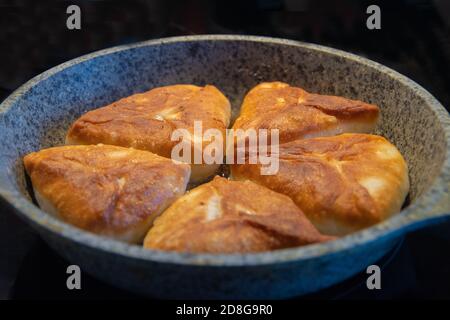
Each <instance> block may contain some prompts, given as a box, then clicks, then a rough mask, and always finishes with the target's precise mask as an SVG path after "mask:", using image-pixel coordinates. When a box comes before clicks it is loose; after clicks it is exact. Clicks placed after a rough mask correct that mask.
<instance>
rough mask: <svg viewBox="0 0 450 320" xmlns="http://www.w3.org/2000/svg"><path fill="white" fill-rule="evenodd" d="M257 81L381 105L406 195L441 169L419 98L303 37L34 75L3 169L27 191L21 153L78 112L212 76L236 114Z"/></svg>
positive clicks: (436, 131)
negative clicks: (405, 177) (400, 160)
mask: <svg viewBox="0 0 450 320" xmlns="http://www.w3.org/2000/svg"><path fill="white" fill-rule="evenodd" d="M263 81H283V82H287V83H289V84H291V85H296V86H300V87H303V88H305V89H306V90H308V91H310V92H316V93H321V94H332V95H341V96H345V97H348V98H353V99H360V100H363V101H366V102H369V103H374V104H377V105H378V106H380V108H381V113H382V119H381V121H380V125H379V127H378V128H377V133H378V134H381V135H383V136H385V137H386V138H388V139H389V140H390V141H391V142H393V143H394V144H395V145H396V146H397V147H398V148H399V150H400V151H401V152H402V154H403V155H404V157H405V159H406V161H407V163H408V166H409V172H410V181H411V189H410V195H409V201H410V202H411V203H414V201H416V199H417V198H418V197H419V196H420V195H422V194H423V193H424V192H425V191H427V190H428V188H429V187H430V185H431V183H432V182H433V180H434V179H435V178H436V177H437V176H438V175H439V172H440V170H441V167H442V164H443V161H444V159H445V153H446V142H445V135H444V131H443V128H442V127H441V125H440V123H439V119H438V117H437V115H436V114H435V113H434V112H433V110H432V109H431V108H430V106H429V104H428V103H427V101H426V100H425V98H424V97H422V96H421V95H420V94H419V93H418V92H417V91H416V89H414V88H413V87H411V86H409V85H407V84H405V83H404V82H402V81H399V80H398V79H397V78H395V76H392V75H391V74H389V73H385V72H381V71H380V70H378V69H376V68H373V66H370V65H366V64H364V63H361V62H360V61H357V60H354V59H349V58H348V57H346V56H345V55H342V56H340V55H336V54H333V53H331V52H327V51H320V50H317V49H314V48H310V47H308V46H301V45H299V46H296V45H292V44H287V43H286V44H284V43H271V42H256V41H241V40H204V41H182V42H166V43H162V44H159V45H148V46H137V47H132V48H129V49H126V50H119V51H112V52H111V53H108V54H104V55H99V56H96V57H95V58H92V59H88V60H86V61H83V62H81V63H77V64H74V65H71V66H69V67H66V68H64V69H62V70H61V71H59V72H57V73H55V74H53V75H50V76H49V77H48V78H45V79H42V80H41V81H40V82H37V83H36V84H35V85H34V86H32V87H31V88H30V89H29V90H28V91H26V92H23V93H22V95H21V97H20V99H18V100H17V101H16V103H15V104H14V105H12V107H11V108H10V109H9V110H8V111H7V112H6V113H5V114H4V116H3V118H2V123H1V124H0V125H2V126H3V127H4V130H3V133H2V135H3V136H4V138H3V141H2V144H1V147H0V148H1V153H2V156H1V157H2V162H3V163H2V165H6V166H7V167H8V170H7V177H6V178H7V179H9V180H10V181H11V182H12V183H13V184H14V185H15V186H16V187H17V188H18V189H19V190H20V191H21V192H22V193H23V194H24V195H25V196H27V197H29V198H30V192H29V182H27V181H26V177H25V174H24V170H23V165H22V161H21V159H22V157H23V155H25V154H27V153H29V152H31V151H36V150H39V149H41V148H47V147H50V146H55V145H60V144H63V141H64V136H65V133H66V131H67V129H68V127H69V125H70V124H71V123H72V122H73V121H74V120H75V119H76V118H78V117H79V116H80V115H81V114H83V113H85V112H86V111H88V110H91V109H94V108H98V107H101V106H103V105H105V104H109V103H111V102H113V101H115V100H117V99H119V98H121V97H124V96H128V95H131V94H133V93H137V92H142V91H145V90H148V89H150V88H153V87H158V86H164V85H171V84H178V83H191V84H197V85H205V84H213V85H215V86H217V87H218V88H219V89H220V90H222V91H223V92H224V93H225V95H226V96H227V97H228V98H229V99H230V101H231V103H232V110H233V118H234V117H236V115H237V114H238V113H239V107H240V102H241V101H242V98H243V96H244V95H245V93H246V92H247V91H248V90H249V89H250V88H252V87H253V86H255V85H256V84H258V83H260V82H263ZM30 200H31V198H30Z"/></svg>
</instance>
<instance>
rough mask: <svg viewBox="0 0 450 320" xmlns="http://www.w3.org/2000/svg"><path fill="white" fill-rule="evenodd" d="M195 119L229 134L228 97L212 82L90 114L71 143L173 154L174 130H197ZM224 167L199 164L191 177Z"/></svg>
mask: <svg viewBox="0 0 450 320" xmlns="http://www.w3.org/2000/svg"><path fill="white" fill-rule="evenodd" d="M194 121H202V128H203V132H204V131H206V130H207V129H210V128H215V129H219V130H220V131H221V132H222V133H225V129H226V128H227V127H228V125H229V121H230V103H229V101H228V99H227V98H226V97H225V96H224V95H223V94H222V93H221V92H220V91H219V90H218V89H217V88H216V87H214V86H211V85H207V86H205V87H198V86H194V85H173V86H166V87H160V88H155V89H152V90H150V91H147V92H144V93H139V94H135V95H132V96H129V97H127V98H123V99H121V100H119V101H116V102H114V103H112V104H110V105H108V106H105V107H103V108H99V109H95V110H92V111H89V112H87V113H86V114H84V115H83V116H81V117H80V118H79V119H78V120H77V121H75V123H74V124H73V125H72V127H71V128H70V130H69V132H68V134H67V137H66V143H67V144H97V143H104V144H110V145H117V146H123V147H133V148H135V149H140V150H147V151H151V152H153V153H156V154H158V155H160V156H164V157H169V158H170V157H171V152H172V148H173V147H174V146H175V145H176V144H177V143H178V142H177V141H171V135H172V132H173V131H174V130H175V129H187V130H188V131H189V132H190V133H191V134H193V133H194V131H193V128H194ZM206 144H208V142H205V143H203V148H204V147H205V145H206ZM218 166H219V165H218V164H217V165H216V164H211V165H205V164H203V165H202V164H199V165H193V167H192V175H191V180H192V181H193V182H198V181H202V180H204V179H205V178H207V177H208V176H211V175H213V174H214V172H215V171H216V170H217V168H218Z"/></svg>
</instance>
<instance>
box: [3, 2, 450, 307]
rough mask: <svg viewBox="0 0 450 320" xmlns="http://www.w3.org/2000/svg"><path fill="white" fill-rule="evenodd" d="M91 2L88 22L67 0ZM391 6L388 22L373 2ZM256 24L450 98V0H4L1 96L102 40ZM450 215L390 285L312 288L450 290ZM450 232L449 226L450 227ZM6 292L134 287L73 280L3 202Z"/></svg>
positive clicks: (403, 253) (106, 293) (384, 9)
mask: <svg viewBox="0 0 450 320" xmlns="http://www.w3.org/2000/svg"><path fill="white" fill-rule="evenodd" d="M70 4H77V5H79V6H80V7H81V12H82V15H81V20H82V22H81V23H82V29H81V30H68V29H67V28H66V19H67V17H68V15H67V14H66V8H67V6H69V5H70ZM370 4H377V5H379V6H380V8H381V25H382V29H381V30H368V29H367V28H366V19H367V17H368V15H367V14H366V8H367V6H368V5H370ZM192 34H252V35H263V36H273V37H280V38H288V39H294V40H301V41H306V42H313V43H318V44H322V45H327V46H331V47H334V48H339V49H342V50H346V51H350V52H353V53H356V54H358V55H361V56H365V57H367V58H369V59H372V60H375V61H377V62H380V63H382V64H385V65H387V66H389V67H391V68H393V69H395V70H397V71H399V72H400V73H403V74H405V75H407V76H409V77H410V78H412V79H413V80H415V81H416V82H418V83H419V84H420V85H422V86H424V87H425V88H426V89H427V90H429V91H430V92H431V93H432V94H433V95H435V96H436V97H437V98H438V100H440V101H441V102H442V104H443V105H444V106H446V108H447V109H448V107H449V106H450V1H449V0H398V1H394V0H390V1H364V0H361V1H356V0H354V1H351V0H340V1H338V0H329V1H325V0H248V1H242V0H241V1H238V0H227V1H212V0H211V1H206V0H188V1H178V0H168V1H167V0H130V1H119V0H95V1H94V0H89V1H88V0H83V1H74V0H73V1H57V0H55V1H38V0H35V1H25V0H11V1H4V0H0V101H1V100H3V99H4V98H5V97H6V96H8V95H9V94H10V93H11V92H12V91H13V90H14V89H16V88H17V87H18V86H20V85H21V84H23V83H24V82H26V81H27V80H29V79H30V78H32V77H33V76H35V75H37V74H39V73H41V72H43V71H45V70H47V69H49V68H51V67H53V66H55V65H57V64H60V63H62V62H64V61H67V60H70V59H72V58H75V57H78V56H80V55H83V54H86V53H89V52H92V51H96V50H99V49H103V48H107V47H111V46H115V45H120V44H126V43H131V42H137V41H143V40H148V39H152V38H160V37H167V36H177V35H192ZM449 231H450V224H449V225H447V226H441V227H439V228H430V229H428V230H424V231H421V232H417V233H414V234H412V235H410V236H408V237H407V238H406V239H405V241H404V242H403V243H402V245H401V246H400V247H399V248H398V249H397V250H396V251H395V252H393V253H391V255H390V256H389V257H387V258H385V259H384V260H383V261H382V262H380V263H381V264H382V265H383V268H384V269H383V272H384V273H383V274H385V275H386V276H385V277H384V278H383V279H384V281H383V290H381V291H380V292H368V290H367V289H365V287H364V279H365V275H359V276H357V277H355V278H354V279H351V280H350V281H347V282H345V283H343V284H341V285H339V286H336V287H335V288H332V289H330V290H326V291H324V292H321V293H318V294H316V295H313V296H312V297H311V298H335V297H340V298H376V299H380V298H381V299H382V298H450V254H449V252H450V232H449ZM447 234H449V235H447ZM0 250H1V251H0V298H6V297H12V298H48V297H52V298H92V297H95V298H104V297H109V298H111V297H113V298H114V297H129V296H130V295H129V294H128V293H126V292H122V291H119V290H115V289H113V288H110V287H109V286H106V285H104V284H101V283H98V282H97V281H96V280H94V279H90V278H86V279H87V280H86V282H85V286H84V290H82V292H75V293H74V292H68V291H67V290H66V289H65V277H66V274H65V267H66V265H67V263H66V262H65V261H63V260H62V259H60V258H58V257H57V256H56V255H55V254H54V253H53V252H52V251H51V250H50V249H48V248H47V246H46V245H45V244H44V243H43V242H42V241H41V240H39V239H38V238H37V237H36V236H35V235H34V233H33V232H32V231H31V230H30V229H28V227H26V226H25V225H24V224H23V223H22V222H21V221H18V219H17V218H16V217H15V216H13V215H12V213H11V212H10V210H9V209H8V208H7V207H6V204H1V203H0Z"/></svg>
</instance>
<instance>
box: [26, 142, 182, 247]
mask: <svg viewBox="0 0 450 320" xmlns="http://www.w3.org/2000/svg"><path fill="white" fill-rule="evenodd" d="M24 165H25V169H26V171H27V173H28V174H29V176H30V178H31V181H32V183H33V187H34V189H35V191H36V192H38V193H39V194H40V196H41V197H42V198H43V199H44V200H46V201H48V202H49V204H50V205H51V206H53V207H54V208H55V210H56V211H57V215H58V216H59V217H60V218H62V219H63V220H64V221H66V222H68V223H70V224H73V225H75V226H77V227H79V228H81V229H85V230H88V231H91V232H95V233H98V234H102V235H107V236H112V237H119V238H120V237H121V236H124V237H125V238H127V239H131V240H130V241H131V242H135V241H139V240H141V241H142V238H143V235H145V233H146V231H147V230H148V227H150V224H151V222H152V220H153V218H155V216H156V215H158V214H159V213H160V212H161V211H162V210H163V209H165V208H166V207H167V206H168V205H169V204H170V203H172V202H173V201H174V200H175V199H176V198H178V197H179V196H181V195H182V194H183V193H184V191H185V188H186V184H187V182H188V180H189V173H190V168H189V166H188V165H185V164H174V163H173V162H172V161H171V160H169V159H166V158H163V157H160V156H157V155H154V154H152V153H150V152H146V151H139V150H135V149H131V148H122V147H115V146H108V145H89V146H64V147H54V148H49V149H44V150H41V151H39V152H33V153H30V154H28V155H26V156H25V157H24Z"/></svg>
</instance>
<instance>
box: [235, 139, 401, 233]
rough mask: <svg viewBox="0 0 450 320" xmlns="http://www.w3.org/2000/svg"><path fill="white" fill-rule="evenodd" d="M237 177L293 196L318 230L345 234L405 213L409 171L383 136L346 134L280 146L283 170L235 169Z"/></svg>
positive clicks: (255, 166)
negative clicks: (401, 211)
mask: <svg viewBox="0 0 450 320" xmlns="http://www.w3.org/2000/svg"><path fill="white" fill-rule="evenodd" d="M231 172H232V176H233V178H234V179H237V180H244V179H250V180H252V181H254V182H256V183H258V184H261V185H264V186H266V187H268V188H270V189H272V190H274V191H277V192H280V193H283V194H285V195H288V196H289V197H290V198H292V199H293V200H294V202H295V203H296V204H297V205H298V206H299V207H300V209H302V210H303V212H304V213H305V214H306V216H307V217H308V218H309V219H310V220H311V222H312V223H313V224H314V225H315V226H316V227H317V229H318V230H319V231H320V232H322V233H324V234H330V235H338V236H341V235H345V234H348V233H350V232H353V231H356V230H359V229H362V228H365V227H368V226H371V225H373V224H375V223H378V222H380V221H381V220H383V219H385V218H387V217H389V216H391V215H392V214H393V213H396V212H398V211H400V209H401V206H402V204H403V202H404V200H405V197H406V195H407V193H408V189H409V180H408V169H407V165H406V162H405V160H404V159H403V157H402V155H401V154H400V152H399V151H398V150H397V148H396V147H395V146H393V145H392V144H391V143H389V142H388V141H387V140H386V139H384V138H383V137H380V136H375V135H368V134H342V135H338V136H334V137H320V138H312V139H305V140H295V141H292V142H288V143H285V144H281V145H280V147H279V171H278V173H277V174H275V175H266V176H263V175H260V170H259V165H250V164H243V165H232V166H231Z"/></svg>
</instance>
